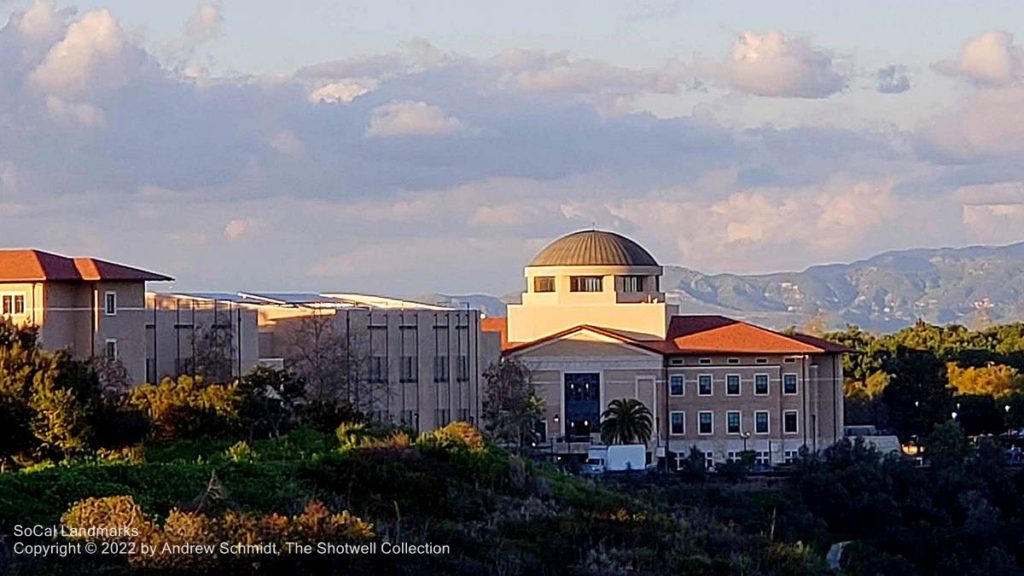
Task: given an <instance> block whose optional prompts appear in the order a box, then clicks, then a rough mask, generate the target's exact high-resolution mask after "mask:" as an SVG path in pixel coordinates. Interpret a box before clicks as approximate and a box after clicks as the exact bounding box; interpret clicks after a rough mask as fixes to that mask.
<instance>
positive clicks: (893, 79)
mask: <svg viewBox="0 0 1024 576" xmlns="http://www.w3.org/2000/svg"><path fill="white" fill-rule="evenodd" d="M875 89H876V90H878V91H879V92H881V93H882V94H901V93H903V92H906V91H907V90H910V78H909V77H908V76H907V68H906V66H900V65H898V64H891V65H889V66H885V67H883V68H879V69H878V71H876V72H875Z"/></svg>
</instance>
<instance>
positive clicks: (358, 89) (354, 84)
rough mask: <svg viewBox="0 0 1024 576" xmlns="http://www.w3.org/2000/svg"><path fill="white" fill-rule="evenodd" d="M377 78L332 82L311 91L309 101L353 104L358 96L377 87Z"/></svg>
mask: <svg viewBox="0 0 1024 576" xmlns="http://www.w3.org/2000/svg"><path fill="white" fill-rule="evenodd" d="M377 85H378V82H377V81H376V80H371V79H364V80H347V81H341V82H331V83H330V84H325V85H323V86H320V87H318V88H316V89H314V90H313V91H312V92H310V93H309V101H310V102H315V103H317V104H351V103H352V102H354V101H355V100H356V99H357V98H359V97H361V96H366V95H367V94H369V93H371V92H373V91H374V90H376V89H377Z"/></svg>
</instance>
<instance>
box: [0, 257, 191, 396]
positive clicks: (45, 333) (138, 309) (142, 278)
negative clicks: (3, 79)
mask: <svg viewBox="0 0 1024 576" xmlns="http://www.w3.org/2000/svg"><path fill="white" fill-rule="evenodd" d="M170 280H171V278H170V277H168V276H164V275H162V274H156V273H153V272H148V271H145V270H140V269H138V268H132V267H129V266H124V265H121V264H114V263H112V262H106V261H103V260H97V259H95V258H68V257H65V256H60V255H57V254H51V253H48V252H42V251H40V250H0V305H2V309H0V312H2V315H3V317H5V318H9V319H10V320H11V321H13V322H14V323H16V324H19V325H28V326H34V327H36V328H37V329H38V331H39V341H40V344H41V345H42V346H43V347H44V348H46V349H49V350H67V351H68V352H69V353H70V354H71V356H72V357H74V358H75V359H78V360H83V361H87V360H90V359H92V358H94V357H105V358H111V359H117V360H119V361H120V362H121V364H123V365H124V367H125V369H126V370H127V371H128V375H129V378H130V379H131V381H133V382H136V383H141V382H143V381H144V380H145V377H146V349H145V341H146V340H145V332H146V328H145V326H146V301H145V295H146V284H147V283H148V282H166V281H170Z"/></svg>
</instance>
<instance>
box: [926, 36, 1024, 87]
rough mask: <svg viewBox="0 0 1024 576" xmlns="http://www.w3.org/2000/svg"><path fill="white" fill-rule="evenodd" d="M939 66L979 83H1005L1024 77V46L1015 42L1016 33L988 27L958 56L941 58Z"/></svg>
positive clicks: (938, 67)
mask: <svg viewBox="0 0 1024 576" xmlns="http://www.w3.org/2000/svg"><path fill="white" fill-rule="evenodd" d="M935 69H936V70H938V71H939V72H942V73H944V74H949V75H951V76H962V77H964V78H967V79H969V80H973V81H975V82H977V83H979V84H987V85H992V86H1004V85H1006V84H1010V83H1013V82H1016V81H1017V80H1019V79H1020V78H1021V73H1022V71H1024V50H1022V49H1021V47H1020V46H1017V45H1016V44H1014V43H1013V34H1010V33H1009V32H1006V31H1003V30H988V31H986V32H982V33H981V34H979V35H978V36H975V37H974V38H971V39H970V40H968V41H967V42H966V43H965V44H964V45H963V48H961V49H960V54H959V55H958V56H957V58H956V59H955V60H944V61H942V62H938V63H936V64H935Z"/></svg>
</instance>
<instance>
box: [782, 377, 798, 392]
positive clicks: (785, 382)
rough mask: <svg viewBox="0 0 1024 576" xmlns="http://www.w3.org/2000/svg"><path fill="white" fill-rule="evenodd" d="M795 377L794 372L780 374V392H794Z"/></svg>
mask: <svg viewBox="0 0 1024 576" xmlns="http://www.w3.org/2000/svg"><path fill="white" fill-rule="evenodd" d="M796 384H797V378H796V374H783V375H782V393H783V394H796Z"/></svg>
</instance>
